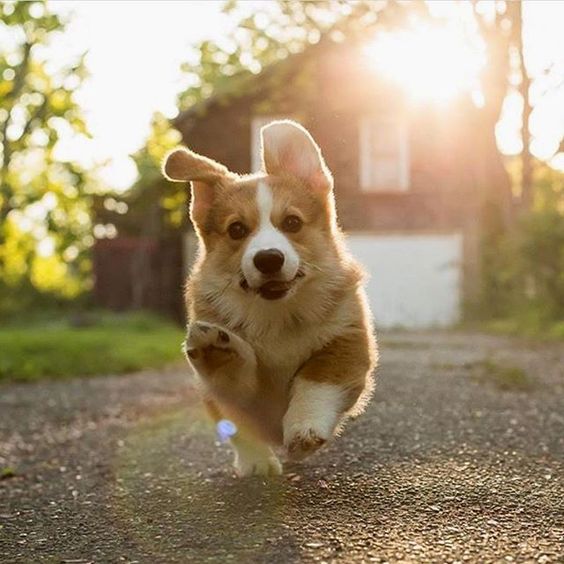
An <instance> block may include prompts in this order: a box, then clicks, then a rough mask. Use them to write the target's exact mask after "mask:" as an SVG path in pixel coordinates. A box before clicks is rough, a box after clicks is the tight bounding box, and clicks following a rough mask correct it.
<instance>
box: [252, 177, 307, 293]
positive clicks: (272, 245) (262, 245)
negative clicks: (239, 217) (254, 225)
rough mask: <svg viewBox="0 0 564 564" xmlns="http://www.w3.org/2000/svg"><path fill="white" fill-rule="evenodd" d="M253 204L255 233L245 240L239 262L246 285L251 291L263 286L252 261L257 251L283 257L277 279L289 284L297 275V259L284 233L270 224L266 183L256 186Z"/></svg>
mask: <svg viewBox="0 0 564 564" xmlns="http://www.w3.org/2000/svg"><path fill="white" fill-rule="evenodd" d="M256 202H257V209H258V213H259V225H258V229H257V231H256V233H255V234H254V235H253V236H252V237H251V238H250V239H249V242H248V244H247V248H246V249H245V252H244V254H243V259H242V261H241V268H242V269H243V274H244V276H245V278H246V280H247V283H248V284H249V286H250V287H251V288H257V287H258V286H260V285H261V284H262V283H263V282H264V278H263V275H262V273H261V272H260V271H259V270H258V269H257V268H256V266H255V264H254V262H253V259H254V257H255V255H256V254H257V253H258V252H259V251H266V250H267V249H277V250H278V251H280V252H281V253H282V254H283V255H284V264H283V266H282V270H281V271H280V274H279V275H278V276H277V278H278V279H280V280H284V281H290V280H293V279H294V278H295V277H296V274H297V272H298V267H299V265H300V257H299V256H298V253H297V252H296V250H295V249H294V247H293V246H292V243H290V241H289V240H288V238H287V237H286V236H285V235H284V233H282V232H281V231H279V230H278V229H276V227H274V225H273V224H272V219H271V216H272V208H273V206H274V195H273V193H272V188H271V187H270V186H269V185H268V184H266V182H259V184H258V186H257V197H256Z"/></svg>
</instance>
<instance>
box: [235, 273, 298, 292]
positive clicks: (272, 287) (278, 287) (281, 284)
mask: <svg viewBox="0 0 564 564" xmlns="http://www.w3.org/2000/svg"><path fill="white" fill-rule="evenodd" d="M304 276H305V273H304V271H303V270H301V269H300V270H298V272H297V274H296V276H295V277H294V278H293V279H292V280H268V281H267V282H265V283H264V284H262V285H260V286H258V287H257V288H251V287H250V286H249V283H248V282H247V279H246V278H245V277H244V276H242V277H241V282H240V284H239V285H240V286H241V288H243V290H245V292H256V293H257V294H258V295H259V296H260V297H261V298H263V299H265V300H279V299H281V298H283V297H284V296H285V295H286V294H287V293H288V292H289V291H290V290H291V288H292V286H293V285H294V284H295V283H296V280H298V279H299V278H303V277H304Z"/></svg>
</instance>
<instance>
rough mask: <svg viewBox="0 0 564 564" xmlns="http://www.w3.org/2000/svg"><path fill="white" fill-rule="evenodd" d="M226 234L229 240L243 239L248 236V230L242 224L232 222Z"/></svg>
mask: <svg viewBox="0 0 564 564" xmlns="http://www.w3.org/2000/svg"><path fill="white" fill-rule="evenodd" d="M227 233H229V237H231V239H243V238H244V237H246V236H247V235H248V234H249V229H248V228H247V226H246V225H245V224H244V223H241V222H240V221H234V222H233V223H232V224H231V225H230V226H229V227H228V228H227Z"/></svg>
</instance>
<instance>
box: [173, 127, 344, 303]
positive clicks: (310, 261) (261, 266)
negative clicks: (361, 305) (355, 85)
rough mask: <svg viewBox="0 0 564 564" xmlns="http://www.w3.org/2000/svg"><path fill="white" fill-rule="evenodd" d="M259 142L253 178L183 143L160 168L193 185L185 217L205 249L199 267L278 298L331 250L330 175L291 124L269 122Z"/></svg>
mask: <svg viewBox="0 0 564 564" xmlns="http://www.w3.org/2000/svg"><path fill="white" fill-rule="evenodd" d="M261 139H262V160H263V171H264V172H263V173H261V174H258V175H253V176H246V177H239V176H238V175H236V174H233V173H231V172H230V171H228V170H227V168H226V167H225V166H223V165H221V164H219V163H217V162H215V161H213V160H211V159H208V158H206V157H203V156H200V155H198V154H196V153H193V152H192V151H189V150H187V149H184V148H179V149H175V150H174V151H172V152H171V153H170V154H169V155H168V156H167V158H166V160H165V162H164V166H163V171H164V174H165V176H166V177H167V178H169V179H171V180H176V181H191V182H192V200H191V208H190V216H191V219H192V222H193V224H194V225H195V228H196V231H197V232H198V235H199V236H200V238H201V240H202V241H203V244H204V247H205V250H206V254H205V260H204V265H205V267H206V271H207V272H208V273H214V274H216V275H217V276H221V277H223V280H224V281H226V282H227V284H228V285H230V286H231V287H235V286H236V287H237V291H239V292H242V293H245V294H247V295H253V296H256V295H259V296H260V297H262V298H264V299H266V300H279V299H282V298H285V297H287V296H290V295H293V294H295V293H296V292H297V291H298V288H299V287H300V285H302V284H304V283H306V281H307V280H308V278H313V277H315V276H316V274H318V273H319V272H320V271H321V270H322V269H323V268H324V266H323V265H324V264H325V263H326V262H327V260H326V259H327V257H328V255H329V254H333V255H334V253H331V251H334V248H335V242H334V239H335V237H334V235H335V232H336V231H337V228H336V222H335V213H334V202H333V193H332V186H333V180H332V177H331V174H330V173H329V171H328V169H327V167H326V165H325V162H324V160H323V157H322V156H321V152H320V150H319V147H318V146H317V144H316V143H315V141H314V140H313V138H312V137H311V135H310V134H309V133H308V132H307V130H305V129H304V128H303V127H301V126H300V125H298V124H297V123H294V122H291V121H276V122H273V123H271V124H269V125H267V126H266V127H264V128H263V129H262V131H261ZM329 274H331V273H329Z"/></svg>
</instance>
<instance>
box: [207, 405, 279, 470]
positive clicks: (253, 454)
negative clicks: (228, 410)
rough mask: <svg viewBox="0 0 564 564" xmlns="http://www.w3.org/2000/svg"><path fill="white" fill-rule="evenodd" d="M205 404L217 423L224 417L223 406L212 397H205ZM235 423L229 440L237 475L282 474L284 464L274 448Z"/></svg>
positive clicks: (241, 425)
mask: <svg viewBox="0 0 564 564" xmlns="http://www.w3.org/2000/svg"><path fill="white" fill-rule="evenodd" d="M204 404H205V406H206V409H207V411H208V413H209V415H210V417H211V418H212V419H213V421H214V422H215V423H216V424H217V423H218V422H219V421H221V420H222V419H223V418H224V414H223V413H222V410H221V406H219V405H218V404H217V403H216V402H214V401H213V400H212V399H210V398H206V399H204ZM234 423H235V426H236V429H235V434H234V435H233V436H232V437H231V438H230V439H229V442H230V443H231V446H232V447H233V451H234V453H235V460H234V466H235V471H236V472H237V475H238V476H239V477H241V478H244V477H247V476H278V475H280V474H282V465H281V464H280V461H279V460H278V458H277V456H276V455H275V454H274V452H273V450H272V449H271V448H270V447H269V446H268V445H267V444H266V443H264V442H262V441H259V440H258V439H256V438H255V437H254V436H253V435H252V434H251V433H250V432H249V431H248V430H247V429H245V426H244V425H243V424H239V425H237V423H238V422H234Z"/></svg>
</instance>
